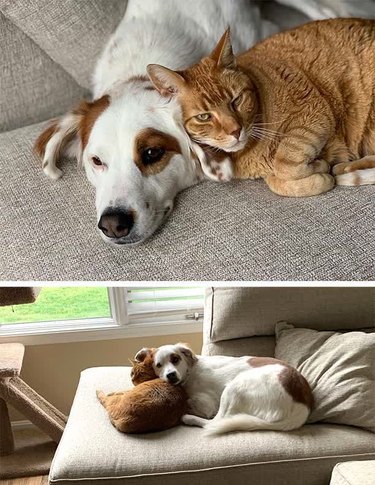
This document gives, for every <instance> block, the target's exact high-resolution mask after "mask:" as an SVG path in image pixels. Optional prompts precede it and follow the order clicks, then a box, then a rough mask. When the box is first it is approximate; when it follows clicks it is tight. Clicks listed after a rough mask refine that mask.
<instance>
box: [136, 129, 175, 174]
mask: <svg viewBox="0 0 375 485" xmlns="http://www.w3.org/2000/svg"><path fill="white" fill-rule="evenodd" d="M176 153H181V148H180V145H179V143H178V141H177V140H176V138H175V137H174V136H171V135H168V134H167V133H163V132H161V131H158V130H155V129H154V128H147V129H145V130H142V131H140V132H139V133H138V135H137V137H136V139H135V142H134V161H135V163H136V165H137V167H138V168H139V170H140V171H141V172H142V173H143V175H145V176H146V177H147V176H149V175H155V174H157V173H159V172H161V171H162V170H164V168H165V167H166V166H167V165H168V163H169V161H170V159H171V158H172V157H173V155H175V154H176Z"/></svg>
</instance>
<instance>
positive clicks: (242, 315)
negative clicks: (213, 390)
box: [203, 287, 375, 355]
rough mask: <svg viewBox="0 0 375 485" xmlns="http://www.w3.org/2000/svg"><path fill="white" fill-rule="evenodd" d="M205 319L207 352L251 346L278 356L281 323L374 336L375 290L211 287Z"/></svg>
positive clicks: (206, 304)
mask: <svg viewBox="0 0 375 485" xmlns="http://www.w3.org/2000/svg"><path fill="white" fill-rule="evenodd" d="M204 319H205V323H204V346H203V350H204V353H207V354H219V355H221V354H228V355H234V352H236V348H237V347H238V346H240V347H238V348H239V350H240V351H241V352H242V351H243V349H244V347H245V346H246V345H249V346H250V347H249V353H250V350H251V353H253V354H254V353H255V355H267V351H270V353H268V355H273V353H274V350H275V338H274V335H275V325H276V323H277V322H278V321H280V320H287V321H289V322H290V323H293V325H295V326H296V327H307V328H312V329H316V330H354V329H355V330H358V329H361V330H366V329H367V330H369V331H373V330H374V329H375V288H373V287H368V288H353V287H342V288H319V287H318V288H304V287H302V288H282V287H280V288H277V287H273V288H249V287H247V288H226V287H222V288H209V289H207V291H206V300H205V315H204ZM250 337H251V338H250ZM257 348H258V349H257ZM257 350H259V353H256V351H257ZM236 355H241V353H240V354H237V352H236ZM242 355H243V354H242Z"/></svg>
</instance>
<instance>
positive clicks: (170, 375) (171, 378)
mask: <svg viewBox="0 0 375 485" xmlns="http://www.w3.org/2000/svg"><path fill="white" fill-rule="evenodd" d="M167 379H168V381H169V382H170V383H171V384H176V382H177V381H178V377H177V374H176V372H169V373H168V374H167Z"/></svg>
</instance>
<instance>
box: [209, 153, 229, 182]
mask: <svg viewBox="0 0 375 485" xmlns="http://www.w3.org/2000/svg"><path fill="white" fill-rule="evenodd" d="M210 165H211V168H212V172H213V174H214V176H215V178H216V180H217V181H218V182H229V181H230V180H232V178H233V165H232V160H231V159H230V158H229V157H227V158H224V160H222V161H221V162H216V161H215V160H212V162H211V164H210Z"/></svg>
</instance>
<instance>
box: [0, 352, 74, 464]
mask: <svg viewBox="0 0 375 485" xmlns="http://www.w3.org/2000/svg"><path fill="white" fill-rule="evenodd" d="M24 352H25V347H24V346H23V345H22V344H17V343H14V344H0V429H1V433H0V455H1V456H3V455H9V454H11V453H13V452H14V439H13V433H12V427H11V424H10V419H9V412H8V404H10V405H11V406H13V407H14V408H15V409H17V411H19V412H20V413H22V414H23V416H25V417H26V418H27V419H29V420H30V421H31V422H32V423H33V424H35V425H36V426H37V427H38V428H40V429H41V430H42V431H44V432H45V433H46V434H47V435H48V436H50V437H51V438H52V440H53V441H55V442H56V443H58V442H59V441H60V438H61V435H62V433H63V431H64V427H65V424H66V421H67V418H66V416H64V414H62V413H61V412H60V411H59V410H58V409H56V408H55V407H54V406H52V404H50V403H49V402H48V401H46V400H45V399H44V398H43V397H42V396H40V395H39V394H38V393H37V392H35V391H34V389H32V388H31V387H30V386H28V385H27V384H26V382H25V381H23V380H22V379H21V378H20V372H21V368H22V361H23V355H24Z"/></svg>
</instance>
